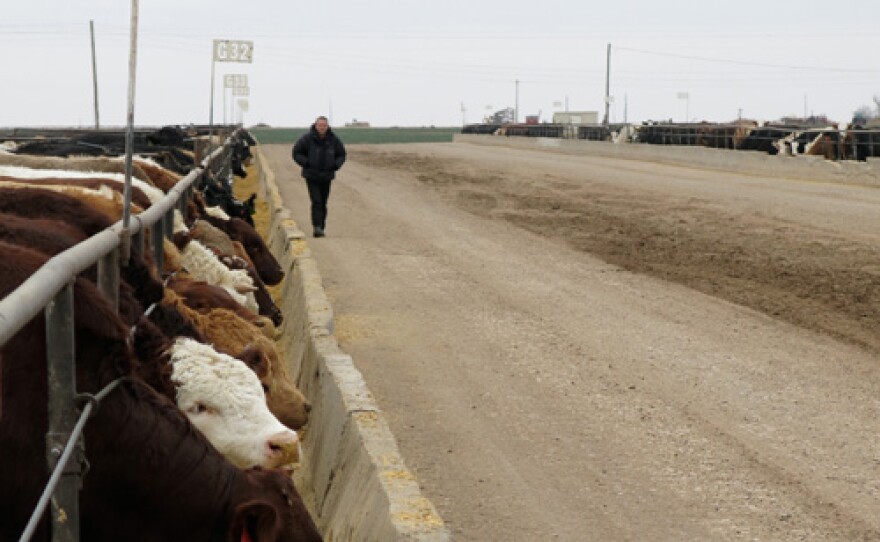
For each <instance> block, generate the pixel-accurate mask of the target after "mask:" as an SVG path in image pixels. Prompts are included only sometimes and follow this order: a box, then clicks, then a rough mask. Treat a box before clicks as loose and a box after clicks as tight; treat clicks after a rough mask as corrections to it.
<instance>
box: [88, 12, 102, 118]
mask: <svg viewBox="0 0 880 542" xmlns="http://www.w3.org/2000/svg"><path fill="white" fill-rule="evenodd" d="M89 30H90V33H91V35H92V87H93V89H94V92H93V94H94V95H95V130H97V129H99V128H100V127H101V119H100V115H98V59H97V57H96V56H95V21H89Z"/></svg>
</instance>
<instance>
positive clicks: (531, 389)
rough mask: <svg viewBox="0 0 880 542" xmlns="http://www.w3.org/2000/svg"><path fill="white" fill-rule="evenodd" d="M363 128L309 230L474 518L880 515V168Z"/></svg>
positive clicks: (280, 164) (718, 525)
mask: <svg viewBox="0 0 880 542" xmlns="http://www.w3.org/2000/svg"><path fill="white" fill-rule="evenodd" d="M263 150H264V152H265V154H266V156H267V159H268V162H269V166H270V167H271V168H272V170H273V171H274V172H275V174H276V180H277V181H278V184H279V185H280V186H279V187H280V189H281V193H282V196H283V197H284V199H285V202H286V204H287V206H288V208H290V209H291V211H292V212H293V214H294V216H295V217H296V219H297V221H298V222H299V224H300V226H301V228H302V229H303V230H304V231H307V232H311V228H310V227H309V219H308V212H309V204H308V196H307V193H306V188H305V183H304V182H303V181H302V178H301V177H300V176H299V171H298V168H295V167H294V164H293V163H292V161H291V159H290V146H289V145H270V146H265V147H263ZM349 152H350V154H349V156H350V158H349V162H348V163H347V164H346V165H345V167H344V168H343V169H342V171H341V172H340V174H339V177H338V179H337V180H336V181H334V184H333V191H332V194H331V198H330V214H329V219H328V223H327V235H328V236H327V237H326V238H324V239H311V238H310V239H309V245H310V246H311V248H312V251H313V253H314V254H315V257H316V258H317V261H318V264H319V267H320V269H321V273H322V275H323V278H324V283H325V287H326V289H327V292H328V295H329V296H330V299H331V302H332V303H333V306H334V310H335V313H336V325H337V332H338V338H339V341H340V344H341V346H342V348H343V350H345V351H347V352H349V353H350V354H351V355H352V356H353V358H354V360H355V363H356V365H357V366H358V368H359V369H360V370H361V371H362V372H363V373H364V376H365V378H366V380H367V383H368V385H369V387H370V389H371V390H372V392H373V393H374V394H375V396H376V398H377V399H378V402H379V404H380V406H381V407H382V408H383V410H384V411H385V414H386V416H387V418H388V421H389V423H390V425H391V427H392V430H393V431H394V434H395V436H396V438H397V440H398V442H399V445H400V448H401V452H402V453H403V456H404V458H405V460H406V462H407V464H408V466H409V467H410V468H411V469H412V470H413V472H414V473H415V474H416V476H417V477H418V479H419V482H420V484H421V485H422V487H423V490H424V493H425V495H426V496H427V497H428V498H429V499H431V500H432V501H433V502H434V504H435V505H436V507H437V509H438V511H439V512H440V515H441V516H442V517H443V518H444V520H445V521H446V522H447V524H448V526H449V528H450V530H451V531H452V533H453V535H454V538H455V539H456V540H463V541H465V540H479V541H496V540H499V541H500V540H517V541H519V540H522V541H527V540H566V541H568V540H570V541H583V540H600V541H606V540H639V541H641V540H669V541H679V540H774V541H775V540H810V541H816V540H840V541H852V540H880V435H878V430H880V288H878V286H880V190H878V189H877V188H870V187H859V186H844V185H833V184H823V183H816V182H807V181H799V180H796V179H762V178H760V177H755V176H744V175H738V174H736V173H719V172H717V171H716V172H711V171H706V170H700V169H694V168H687V167H677V166H668V165H661V164H656V163H649V162H638V161H627V160H620V159H611V158H599V157H579V156H573V155H563V154H556V153H553V152H550V151H541V150H535V151H524V150H514V149H504V148H496V147H483V146H476V145H468V144H465V143H449V144H411V145H376V146H371V145H351V146H350V147H349Z"/></svg>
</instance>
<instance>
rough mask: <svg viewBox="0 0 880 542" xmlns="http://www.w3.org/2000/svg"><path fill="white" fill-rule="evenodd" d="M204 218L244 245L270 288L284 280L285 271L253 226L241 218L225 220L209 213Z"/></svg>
mask: <svg viewBox="0 0 880 542" xmlns="http://www.w3.org/2000/svg"><path fill="white" fill-rule="evenodd" d="M202 218H204V220H206V221H207V222H209V223H210V224H211V225H213V226H216V227H217V228H219V229H221V230H222V231H224V232H226V234H227V235H229V237H230V238H231V239H232V240H234V241H238V242H240V243H241V244H242V245H244V248H245V250H246V251H247V253H248V256H250V258H251V261H252V262H254V267H255V268H256V271H257V273H259V274H260V278H261V279H262V280H263V282H265V283H266V284H268V285H269V286H275V285H276V284H278V283H280V282H281V280H282V279H283V278H284V271H283V270H282V269H281V265H280V264H279V263H278V260H277V259H275V256H273V255H272V252H271V251H270V250H269V247H267V246H266V242H265V241H264V240H263V238H262V237H261V236H260V234H259V233H257V230H255V229H254V227H253V226H251V225H250V224H248V223H247V222H245V221H244V220H241V219H239V218H230V219H229V220H223V219H220V218H215V217H213V216H211V215H210V214H207V213H205V214H203V215H202Z"/></svg>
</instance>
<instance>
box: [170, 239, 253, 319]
mask: <svg viewBox="0 0 880 542" xmlns="http://www.w3.org/2000/svg"><path fill="white" fill-rule="evenodd" d="M173 240H174V244H175V246H176V247H177V249H178V250H179V251H180V256H181V258H182V262H183V268H184V269H185V270H186V271H187V273H189V274H190V275H191V276H192V277H193V278H195V279H197V280H203V281H205V282H208V283H209V284H214V285H217V286H220V287H222V288H223V289H225V290H226V291H227V292H229V294H230V295H231V296H232V297H233V298H234V299H235V300H236V301H238V302H239V303H241V304H243V305H244V306H246V307H248V308H252V309H254V310H257V309H258V307H257V305H256V301H253V303H251V299H252V298H253V296H251V298H248V297H247V296H245V294H249V293H251V292H253V291H254V290H255V289H256V287H255V286H254V282H253V280H252V279H251V278H250V275H248V274H247V271H245V270H242V269H229V268H228V267H226V266H225V265H224V264H223V263H222V262H220V260H219V259H218V258H217V255H216V254H214V253H213V252H211V251H210V250H208V249H207V248H206V247H205V246H204V245H202V244H201V243H199V242H198V241H194V240H193V239H192V237H191V236H190V235H189V234H187V233H186V232H177V233H175V234H174V236H173Z"/></svg>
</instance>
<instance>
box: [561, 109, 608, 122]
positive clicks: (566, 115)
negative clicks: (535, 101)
mask: <svg viewBox="0 0 880 542" xmlns="http://www.w3.org/2000/svg"><path fill="white" fill-rule="evenodd" d="M553 124H599V112H598V111H559V112H557V113H553Z"/></svg>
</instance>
